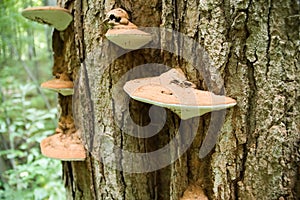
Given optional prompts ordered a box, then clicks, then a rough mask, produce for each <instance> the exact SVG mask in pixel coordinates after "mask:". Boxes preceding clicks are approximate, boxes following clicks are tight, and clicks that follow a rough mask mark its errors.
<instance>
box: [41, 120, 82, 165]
mask: <svg viewBox="0 0 300 200" xmlns="http://www.w3.org/2000/svg"><path fill="white" fill-rule="evenodd" d="M40 147H41V152H42V154H43V155H44V156H46V157H49V158H54V159H59V160H65V161H81V160H85V158H86V151H85V148H84V145H83V144H82V141H81V139H80V132H79V131H78V130H77V131H76V129H75V125H74V123H73V119H72V118H71V117H66V118H63V119H62V122H60V123H59V127H58V128H57V129H56V134H54V135H52V136H49V137H47V138H45V139H43V140H42V141H41V143H40Z"/></svg>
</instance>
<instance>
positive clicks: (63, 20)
mask: <svg viewBox="0 0 300 200" xmlns="http://www.w3.org/2000/svg"><path fill="white" fill-rule="evenodd" d="M22 15H23V17H25V18H27V19H30V20H32V21H36V22H39V23H42V24H48V25H50V26H53V27H54V28H56V29H57V30H59V31H64V30H65V29H66V28H67V27H68V26H69V24H70V23H71V22H72V20H73V16H72V15H71V13H70V12H69V11H68V10H67V9H64V8H61V7H58V6H41V7H31V8H26V9H24V10H23V11H22Z"/></svg>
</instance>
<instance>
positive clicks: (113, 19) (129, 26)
mask: <svg viewBox="0 0 300 200" xmlns="http://www.w3.org/2000/svg"><path fill="white" fill-rule="evenodd" d="M104 22H105V23H106V24H107V25H108V27H109V30H108V31H107V32H106V34H105V36H106V38H107V39H109V40H110V41H112V42H113V43H115V44H117V45H119V46H120V47H122V48H124V49H138V48H140V47H142V46H144V45H145V44H147V43H149V42H150V41H151V40H152V36H151V35H150V34H149V33H146V32H144V31H141V30H138V27H137V26H136V25H134V24H133V23H131V22H130V21H129V17H128V14H127V12H126V11H125V10H123V9H121V8H117V9H114V10H111V11H109V12H108V13H107V15H106V19H105V20H104Z"/></svg>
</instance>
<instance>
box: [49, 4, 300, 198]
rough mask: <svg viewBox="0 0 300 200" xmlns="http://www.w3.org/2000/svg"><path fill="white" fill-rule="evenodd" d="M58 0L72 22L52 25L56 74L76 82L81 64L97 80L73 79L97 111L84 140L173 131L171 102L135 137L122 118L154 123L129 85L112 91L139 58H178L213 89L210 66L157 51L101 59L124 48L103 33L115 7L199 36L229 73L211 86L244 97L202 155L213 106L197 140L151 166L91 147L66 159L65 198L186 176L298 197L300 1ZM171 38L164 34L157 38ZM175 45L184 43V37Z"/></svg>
mask: <svg viewBox="0 0 300 200" xmlns="http://www.w3.org/2000/svg"><path fill="white" fill-rule="evenodd" d="M58 5H60V6H62V7H65V8H67V9H69V10H70V11H71V12H72V14H73V15H74V23H73V24H71V25H70V26H69V27H68V29H67V30H66V31H65V32H63V33H59V32H57V31H54V33H53V50H54V67H53V74H56V73H62V72H67V73H68V74H69V76H70V78H71V79H72V80H73V81H75V80H76V79H78V77H79V75H80V74H81V76H83V75H86V77H84V78H81V79H80V80H81V81H83V82H84V81H86V80H87V79H88V80H90V83H89V84H90V87H84V86H86V85H84V84H82V85H81V86H80V87H78V88H77V89H78V90H79V92H78V93H79V95H81V96H82V97H85V98H86V99H85V98H81V99H80V100H78V99H76V98H75V99H73V101H74V102H73V104H74V106H73V108H76V109H79V110H81V111H82V112H83V113H87V112H90V111H93V115H92V117H91V115H89V116H88V117H87V118H86V119H85V120H83V121H81V122H76V123H78V124H81V126H80V127H81V128H82V137H83V138H85V139H86V140H87V141H89V140H90V139H91V138H93V135H92V134H93V133H94V134H95V138H96V139H97V134H100V133H101V134H104V135H105V137H106V138H107V141H106V143H104V144H102V145H105V144H106V145H112V146H116V147H120V148H123V149H126V150H129V151H133V152H147V151H151V150H154V149H158V148H160V147H161V146H163V145H165V144H167V143H168V141H169V140H170V139H171V138H172V137H174V135H176V133H177V132H178V128H179V124H180V119H179V118H178V117H177V116H176V115H175V114H173V113H172V112H170V111H167V120H166V124H165V126H164V127H163V129H162V130H161V131H160V132H159V134H158V135H157V136H154V137H153V138H148V139H141V138H134V137H131V136H128V135H127V134H126V133H125V132H123V131H122V129H121V128H119V126H118V123H121V124H123V125H124V124H126V122H127V120H128V118H130V117H132V118H133V120H134V121H135V122H136V123H138V124H140V125H145V124H147V123H149V118H148V117H144V116H148V114H147V113H148V109H149V105H146V104H143V103H139V102H136V101H130V108H129V105H128V102H126V101H125V100H124V95H126V94H125V93H120V94H118V95H116V94H114V93H113V89H112V88H114V86H115V85H117V83H119V80H120V79H121V77H122V76H123V75H124V74H125V73H126V72H127V71H128V70H130V69H132V68H134V67H135V66H138V65H142V64H146V63H162V64H165V65H167V66H169V67H178V66H179V67H180V68H181V69H182V70H183V71H184V73H185V74H186V76H187V78H188V80H190V81H191V82H194V83H195V84H196V85H197V87H198V88H200V89H205V90H207V89H208V86H207V85H206V84H205V83H204V82H203V76H204V75H203V74H201V73H200V72H198V71H197V70H195V69H194V68H193V67H192V66H191V65H190V64H189V63H188V62H186V61H185V60H184V59H182V58H179V57H178V56H176V55H173V54H171V53H168V52H164V51H160V50H155V49H141V50H136V51H131V52H128V53H125V54H124V55H123V56H121V57H119V58H118V59H116V60H114V61H113V62H112V63H111V64H110V65H109V66H105V63H106V62H105V60H107V59H108V58H109V56H111V54H118V52H119V51H121V50H120V48H119V47H117V46H115V45H113V44H109V43H106V42H105V36H104V34H105V31H106V30H105V27H104V26H103V24H102V21H103V20H104V18H105V13H106V12H108V11H109V10H111V9H113V8H117V7H122V8H124V9H125V10H126V11H128V13H129V15H130V17H131V21H132V22H133V23H135V24H137V25H138V26H143V27H164V28H169V29H173V30H176V31H179V32H181V33H183V34H185V35H187V36H188V37H190V38H192V39H193V40H195V41H197V42H199V44H201V45H202V46H203V47H204V49H205V50H206V51H207V52H208V54H209V56H210V58H211V60H212V62H213V63H214V64H213V68H214V69H207V70H215V71H217V72H218V73H219V74H220V75H221V76H220V77H221V79H222V80H219V79H220V77H217V78H216V79H215V80H212V81H213V83H214V84H213V85H215V86H212V87H211V88H210V90H212V91H213V92H215V93H221V92H224V91H222V89H221V88H220V87H219V86H220V83H222V82H223V84H224V88H223V89H225V91H226V95H227V96H230V97H232V98H235V99H236V100H237V106H235V107H234V108H232V109H229V110H227V112H226V118H225V121H224V124H223V126H222V128H221V130H220V133H219V135H218V140H217V143H216V146H215V148H214V149H213V151H212V152H211V153H210V154H208V155H207V156H206V157H205V158H202V159H200V158H199V156H198V154H199V149H200V146H201V144H202V142H203V139H204V137H205V135H206V133H207V130H208V127H209V124H210V123H213V121H214V120H216V119H214V118H212V117H211V114H206V115H204V116H202V117H201V118H200V119H192V120H190V121H188V123H187V126H188V127H189V128H190V129H193V126H194V125H195V123H197V126H198V125H199V127H198V130H197V135H196V137H195V139H194V141H193V143H192V145H191V146H190V148H189V149H188V151H187V152H186V153H184V154H183V155H182V156H181V157H180V158H179V159H178V160H176V161H175V162H174V163H172V164H170V165H169V166H167V167H164V168H162V169H160V170H157V171H154V172H147V173H126V172H123V171H119V170H116V169H113V168H111V167H109V166H107V165H105V164H103V163H102V162H100V161H99V160H98V159H97V157H93V156H92V155H91V154H90V153H89V155H88V158H87V159H86V161H84V162H63V170H64V181H65V186H66V188H67V196H68V199H118V200H119V199H130V200H132V199H143V200H147V199H180V198H181V196H182V195H183V193H184V191H185V190H186V189H187V187H188V186H189V185H194V186H197V187H200V188H202V190H203V191H204V192H205V194H206V196H208V198H209V199H224V200H227V199H297V198H298V199H299V198H300V182H299V173H300V168H299V153H300V152H299V145H300V143H299V139H300V136H299V132H300V101H299V100H300V96H299V88H300V82H299V77H300V73H299V67H300V66H299V49H300V40H299V25H300V24H299V22H300V20H299V1H297V0H267V1H266V0H235V1H233V0H191V1H184V0H163V1H158V0H149V1H142V0H135V1H133V0H128V1H119V0H115V1H113V0H111V1H110V0H109V1H104V0H97V1H95V0H94V1H84V0H59V2H58ZM165 39H166V38H164V37H163V36H162V38H161V44H163V43H164V40H165ZM175 43H176V45H175V47H174V48H176V50H177V51H180V49H181V46H180V45H181V44H180V42H179V41H175ZM108 52H109V53H108ZM108 54H110V55H108ZM87 60H88V61H91V60H94V61H96V62H95V63H96V64H95V63H94V64H93V65H92V66H91V65H89V64H88V62H87ZM83 63H86V65H83ZM158 74H159V73H158ZM100 75H101V77H99V76H100ZM79 85H80V84H79ZM87 90H88V91H87ZM122 95H123V96H122ZM89 97H91V98H89ZM122 101H124V102H123V103H124V105H122ZM120 102H121V103H120ZM59 103H60V105H61V108H62V109H61V115H62V116H64V115H73V114H74V113H73V111H72V98H71V97H63V96H59ZM91 105H93V106H92V107H91ZM89 117H90V118H89ZM74 118H75V119H77V117H76V116H74ZM75 121H76V120H75ZM116 121H118V122H116ZM129 128H130V127H129ZM95 138H94V139H95ZM86 146H87V148H90V146H89V145H88V144H87V145H86ZM109 148H112V147H108V149H109ZM98 153H101V154H102V155H106V154H110V153H111V152H110V151H109V150H108V152H98ZM107 156H111V157H112V159H115V160H118V159H122V158H118V157H117V156H115V155H113V154H110V155H107Z"/></svg>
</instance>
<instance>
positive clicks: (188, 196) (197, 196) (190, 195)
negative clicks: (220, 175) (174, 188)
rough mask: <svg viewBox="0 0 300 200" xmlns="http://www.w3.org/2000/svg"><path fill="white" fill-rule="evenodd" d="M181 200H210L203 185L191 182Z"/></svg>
mask: <svg viewBox="0 0 300 200" xmlns="http://www.w3.org/2000/svg"><path fill="white" fill-rule="evenodd" d="M180 200H208V198H207V196H206V195H205V194H204V191H203V190H202V188H201V187H199V186H197V185H194V184H190V185H189V186H188V187H187V189H186V190H185V192H184V193H183V196H182V197H181V198H180Z"/></svg>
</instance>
